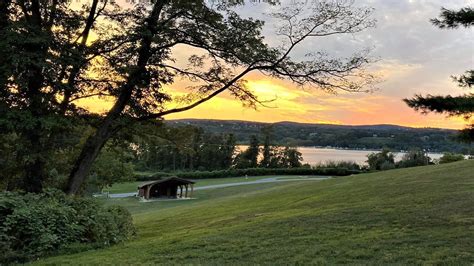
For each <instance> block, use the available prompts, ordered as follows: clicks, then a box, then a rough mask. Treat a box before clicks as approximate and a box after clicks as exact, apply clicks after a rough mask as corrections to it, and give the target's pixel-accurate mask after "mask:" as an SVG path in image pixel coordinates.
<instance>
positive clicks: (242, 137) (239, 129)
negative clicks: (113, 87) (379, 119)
mask: <svg viewBox="0 0 474 266" xmlns="http://www.w3.org/2000/svg"><path fill="white" fill-rule="evenodd" d="M165 124H167V125H169V126H172V127H180V126H183V125H188V126H194V127H198V128H202V130H204V132H206V133H209V134H228V133H232V134H233V135H234V136H235V139H236V142H237V143H238V144H242V145H248V144H249V139H250V136H251V135H257V134H261V135H262V138H261V139H262V140H263V148H264V151H263V152H262V154H263V155H264V153H265V142H266V139H267V137H266V133H265V132H262V131H264V129H265V128H267V127H271V128H272V130H271V138H270V140H269V141H267V142H268V143H270V144H269V145H268V146H269V149H268V150H269V152H271V150H272V146H286V145H290V144H291V143H292V144H293V145H294V146H312V147H314V146H317V147H328V146H329V147H338V148H348V149H367V150H381V149H382V148H383V147H387V148H390V149H391V150H411V149H415V148H418V149H423V150H427V151H430V152H447V151H449V152H456V153H464V154H468V153H469V152H470V151H472V152H473V153H474V148H472V147H471V146H469V144H465V143H459V142H457V141H456V140H455V138H456V135H457V134H458V131H457V130H447V129H435V128H409V127H401V126H394V125H380V126H344V125H325V124H305V123H292V122H279V123H271V124H269V123H261V122H252V121H229V120H227V121H226V120H204V119H192V120H188V119H183V120H170V121H165ZM263 155H262V160H263V159H264V156H263Z"/></svg>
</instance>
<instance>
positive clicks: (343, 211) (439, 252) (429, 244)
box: [36, 161, 474, 265]
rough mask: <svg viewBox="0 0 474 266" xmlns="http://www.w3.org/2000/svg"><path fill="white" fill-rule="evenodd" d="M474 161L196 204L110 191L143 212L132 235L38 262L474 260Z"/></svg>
mask: <svg viewBox="0 0 474 266" xmlns="http://www.w3.org/2000/svg"><path fill="white" fill-rule="evenodd" d="M473 169H474V161H463V162H457V163H452V164H444V165H430V166H425V167H418V168H409V169H396V170H391V171H385V172H376V173H371V174H362V175H357V176H356V177H342V178H333V179H329V180H324V181H293V182H280V183H271V184H268V183H267V184H257V185H245V186H235V187H229V188H225V189H214V190H197V191H195V196H196V198H197V199H196V200H195V202H194V203H191V202H183V201H169V202H152V203H147V204H143V203H139V202H137V201H136V200H135V199H133V198H130V199H110V201H111V203H112V204H117V203H118V204H123V205H124V206H127V207H128V208H129V209H130V210H131V211H136V212H137V213H139V214H137V215H136V216H134V218H135V219H134V220H135V223H136V225H137V229H138V231H139V234H138V237H137V238H136V239H134V240H133V241H130V242H128V243H127V244H126V245H116V246H114V247H111V248H107V249H101V250H94V251H90V252H84V253H80V254H74V255H64V256H58V257H52V258H48V259H45V260H40V261H38V262H37V263H36V265H76V264H80V265H98V264H100V265H117V264H127V265H129V264H133V265H135V264H149V263H150V262H161V261H166V262H167V263H168V264H186V265H195V264H206V265H207V264H211V265H234V264H238V265H260V264H268V263H269V262H272V264H285V265H314V264H322V265H340V264H344V265H381V264H383V265H425V264H436V265H446V264H449V265H471V264H472V262H473V261H474V253H473V252H472V251H473V250H474V242H473V241H472V239H474V230H472V228H473V226H474V220H473V219H472V215H473V213H474V204H472V201H473V197H474V179H473V178H472V170H473ZM308 247H311V248H308ZM242 254H245V256H243V255H242Z"/></svg>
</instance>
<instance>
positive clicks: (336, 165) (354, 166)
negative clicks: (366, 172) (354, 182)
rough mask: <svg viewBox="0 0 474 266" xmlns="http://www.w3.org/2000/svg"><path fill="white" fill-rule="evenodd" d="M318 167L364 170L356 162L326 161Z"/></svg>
mask: <svg viewBox="0 0 474 266" xmlns="http://www.w3.org/2000/svg"><path fill="white" fill-rule="evenodd" d="M318 167H322V168H345V169H349V170H358V171H359V170H362V167H361V166H360V165H359V164H357V163H356V162H354V161H331V160H329V161H326V162H324V163H322V164H319V165H318Z"/></svg>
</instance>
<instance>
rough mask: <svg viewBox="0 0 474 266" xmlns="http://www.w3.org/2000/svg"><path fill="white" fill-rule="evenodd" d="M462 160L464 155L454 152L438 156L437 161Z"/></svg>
mask: <svg viewBox="0 0 474 266" xmlns="http://www.w3.org/2000/svg"><path fill="white" fill-rule="evenodd" d="M462 160H464V155H462V154H455V153H445V154H443V156H442V157H441V158H439V163H440V164H441V163H452V162H457V161H462Z"/></svg>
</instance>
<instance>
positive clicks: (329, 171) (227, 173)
mask: <svg viewBox="0 0 474 266" xmlns="http://www.w3.org/2000/svg"><path fill="white" fill-rule="evenodd" d="M360 172H362V171H361V170H359V169H349V168H348V167H346V166H345V167H315V168H309V167H298V168H247V169H228V170H216V171H193V172H175V173H161V172H159V173H155V174H152V175H139V176H136V178H137V181H150V180H156V179H159V178H167V177H170V176H177V177H180V178H186V179H204V178H226V177H240V176H264V175H330V176H346V175H351V174H358V173H360Z"/></svg>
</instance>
